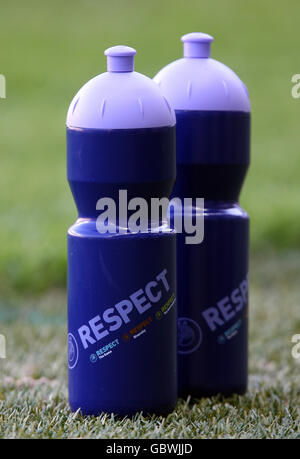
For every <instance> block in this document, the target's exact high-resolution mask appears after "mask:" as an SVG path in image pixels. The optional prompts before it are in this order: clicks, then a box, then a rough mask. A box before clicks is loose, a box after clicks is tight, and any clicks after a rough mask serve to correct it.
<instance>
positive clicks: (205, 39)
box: [181, 32, 214, 58]
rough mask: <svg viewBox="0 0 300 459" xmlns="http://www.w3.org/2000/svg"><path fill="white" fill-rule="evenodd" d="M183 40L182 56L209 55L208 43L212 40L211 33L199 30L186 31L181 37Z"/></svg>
mask: <svg viewBox="0 0 300 459" xmlns="http://www.w3.org/2000/svg"><path fill="white" fill-rule="evenodd" d="M181 41H182V42H183V55H184V57H192V58H193V57H194V58H195V57H200V58H201V57H202V58H207V57H209V56H210V44H211V43H212V42H213V41H214V39H213V37H212V36H211V35H208V34H207V33H201V32H193V33H187V34H186V35H183V36H182V37H181Z"/></svg>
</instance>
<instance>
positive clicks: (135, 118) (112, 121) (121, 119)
mask: <svg viewBox="0 0 300 459" xmlns="http://www.w3.org/2000/svg"><path fill="white" fill-rule="evenodd" d="M104 54H105V55H106V56H107V70H108V71H107V72H105V73H101V74H100V75H97V76H95V77H94V78H92V79H91V80H90V81H88V82H87V83H86V84H85V85H83V86H82V88H81V89H80V90H79V91H78V92H77V94H76V95H75V97H74V99H73V101H72V102H71V105H70V107H69V111H68V115H67V126H68V127H74V128H82V129H85V128H87V129H145V128H156V127H166V126H174V125H175V122H176V118H175V112H174V110H173V109H172V108H171V107H170V104H169V103H168V101H167V100H166V98H165V96H164V95H163V93H162V91H161V90H160V88H159V87H158V86H157V84H155V83H154V81H152V80H151V79H150V78H148V77H146V76H145V75H142V74H141V73H138V72H134V70H133V66H134V55H135V54H136V50H135V49H133V48H129V47H128V46H113V47H112V48H108V49H107V50H106V51H105V53H104Z"/></svg>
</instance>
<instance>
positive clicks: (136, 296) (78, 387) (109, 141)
mask: <svg viewBox="0 0 300 459" xmlns="http://www.w3.org/2000/svg"><path fill="white" fill-rule="evenodd" d="M174 134H175V128H174V126H173V127H162V128H150V129H120V130H105V129H103V130H101V129H100V130H96V129H73V128H68V130H67V151H68V180H69V183H70V187H71V190H72V193H73V197H74V200H75V202H76V205H77V209H78V214H79V218H78V220H77V222H76V223H75V225H73V226H72V227H71V228H70V229H69V232H68V329H69V330H68V331H69V335H68V337H69V338H68V344H69V401H70V406H71V409H72V410H73V411H76V410H77V409H80V410H81V412H82V413H84V414H93V415H98V414H100V413H101V412H103V411H104V412H107V413H115V414H118V415H121V416H124V415H131V414H133V413H135V412H136V411H143V412H144V413H145V414H148V413H156V414H167V413H168V412H170V411H172V410H173V408H174V406H175V403H176V400H177V359H176V347H177V323H176V322H177V311H176V260H175V259H176V237H175V233H174V231H172V230H170V228H165V230H163V231H162V232H160V233H152V232H150V231H148V230H145V231H142V232H140V233H136V234H132V233H130V232H126V231H125V232H124V225H126V222H125V223H124V221H122V225H121V220H120V216H119V214H118V212H117V213H116V232H114V233H110V232H108V233H105V234H100V233H99V231H98V229H97V218H98V216H99V210H97V208H96V205H97V202H98V200H99V199H100V198H103V197H109V198H110V199H112V200H114V202H115V204H116V209H118V207H119V205H120V199H119V191H120V190H126V193H127V198H128V201H129V200H130V199H131V198H133V197H142V198H144V199H145V201H146V202H148V201H150V199H151V197H152V196H153V194H154V196H155V195H156V196H158V197H159V196H168V195H169V194H170V193H171V190H172V186H173V183H174V180H175V135H174ZM158 158H159V160H158ZM121 226H122V231H120V227H121Z"/></svg>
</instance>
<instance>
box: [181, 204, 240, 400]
mask: <svg viewBox="0 0 300 459" xmlns="http://www.w3.org/2000/svg"><path fill="white" fill-rule="evenodd" d="M205 206H206V207H205V211H204V240H203V242H202V243H201V244H199V245H187V244H185V241H184V235H183V234H180V235H178V236H177V266H178V268H177V270H178V271H177V277H178V292H177V298H178V375H179V379H178V384H179V395H181V396H183V397H186V396H188V395H192V396H195V397H202V396H211V395H216V394H218V393H221V394H223V395H230V394H232V393H238V394H243V393H244V392H245V390H246V387H247V366H248V365H247V363H248V318H247V313H248V235H249V219H248V216H247V214H246V212H244V211H243V210H242V209H241V208H240V207H239V206H238V205H236V204H232V205H230V204H228V203H226V204H224V203H223V204H221V203H213V202H211V203H205ZM208 206H209V207H208Z"/></svg>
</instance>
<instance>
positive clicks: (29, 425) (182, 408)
mask: <svg viewBox="0 0 300 459" xmlns="http://www.w3.org/2000/svg"><path fill="white" fill-rule="evenodd" d="M299 270H300V253H299V252H298V253H290V254H285V255H284V256H280V257H279V256H278V255H271V256H269V257H268V258H266V257H261V258H260V257H255V259H254V260H253V262H252V266H251V272H252V275H251V290H250V378H249V390H248V392H247V394H246V395H245V396H234V397H231V398H227V399H222V398H221V397H214V398H211V399H202V400H179V402H178V404H177V407H176V409H175V411H174V412H173V413H172V414H170V415H169V416H168V417H167V418H162V417H152V418H149V417H143V416H142V414H138V415H137V416H136V417H135V418H134V419H126V418H125V419H123V420H115V419H114V418H113V417H112V416H107V415H104V414H103V415H102V416H100V417H98V418H95V417H82V416H80V415H79V414H78V413H77V414H74V413H71V412H70V410H69V408H68V404H67V371H66V298H65V293H64V291H63V290H57V291H52V292H48V293H47V294H46V295H45V294H44V295H42V296H40V297H39V298H37V297H35V298H33V299H31V300H30V299H27V300H26V302H24V300H20V299H18V298H17V297H14V299H11V300H10V301H7V302H5V303H4V304H2V307H1V309H0V311H1V317H0V321H1V326H0V332H1V333H4V334H5V335H6V338H7V358H6V359H5V360H0V372H1V373H0V374H1V379H0V437H4V438H31V437H34V438H37V437H38V438H66V437H67V438H69V437H72V438H76V437H80V438H96V437H97V438H300V427H299V426H300V389H299V373H300V359H298V360H294V359H293V358H292V356H291V349H292V343H291V337H292V335H294V334H296V333H299V332H300V318H299V313H298V302H299V297H300V284H299Z"/></svg>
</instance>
